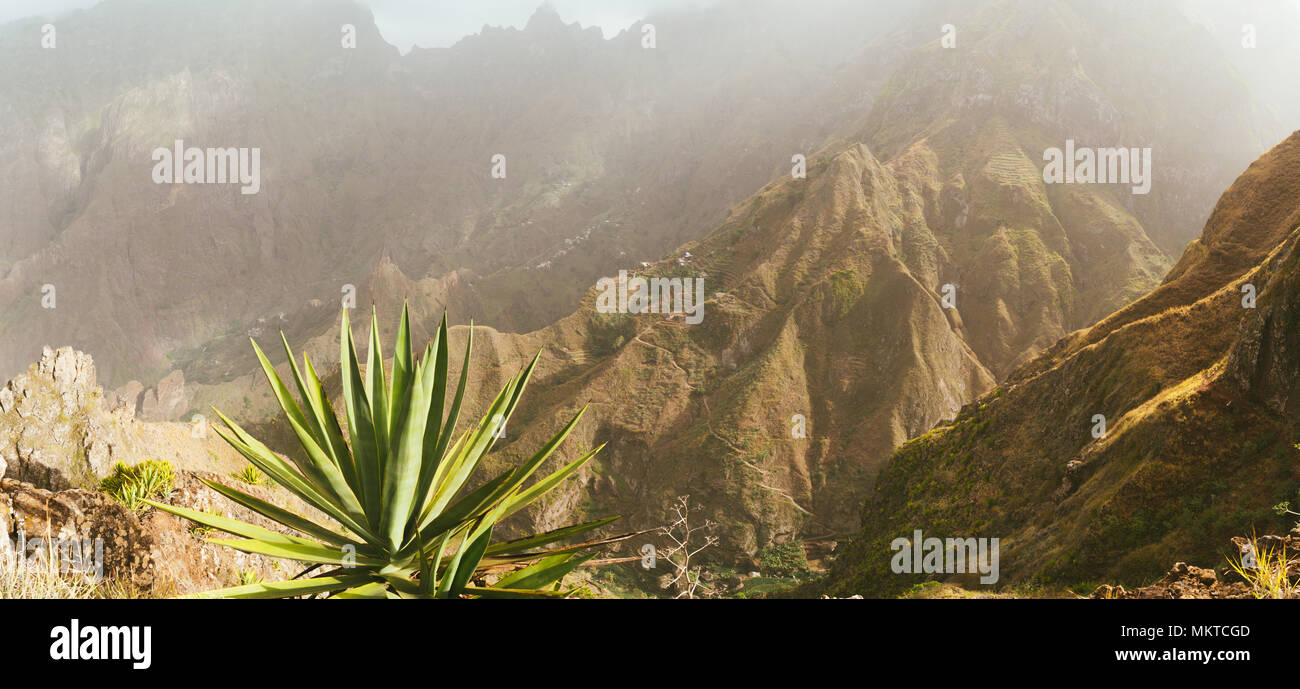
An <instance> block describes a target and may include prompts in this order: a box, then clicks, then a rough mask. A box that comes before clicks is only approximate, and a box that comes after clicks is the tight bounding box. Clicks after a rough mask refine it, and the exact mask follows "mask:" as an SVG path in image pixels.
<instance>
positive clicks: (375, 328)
mask: <svg viewBox="0 0 1300 689" xmlns="http://www.w3.org/2000/svg"><path fill="white" fill-rule="evenodd" d="M366 395H368V396H369V398H370V418H372V419H374V421H375V462H376V463H377V464H378V465H379V478H381V479H382V478H383V476H384V474H383V471H384V465H383V458H384V457H387V456H388V423H387V422H388V418H389V416H388V414H389V411H388V403H389V399H388V384H387V383H386V382H385V381H384V350H383V349H382V348H381V347H380V345H379V315H378V314H377V313H375V307H374V306H373V305H372V306H371V307H370V350H369V351H367V352H366ZM381 485H382V484H381Z"/></svg>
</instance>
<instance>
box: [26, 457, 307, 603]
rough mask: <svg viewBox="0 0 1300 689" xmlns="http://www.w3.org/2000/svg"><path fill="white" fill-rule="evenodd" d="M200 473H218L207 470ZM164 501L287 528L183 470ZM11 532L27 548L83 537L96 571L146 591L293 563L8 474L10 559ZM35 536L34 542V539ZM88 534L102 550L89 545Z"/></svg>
mask: <svg viewBox="0 0 1300 689" xmlns="http://www.w3.org/2000/svg"><path fill="white" fill-rule="evenodd" d="M203 478H208V479H209V480H214V479H219V477H218V476H216V475H215V474H208V475H205V476H203ZM239 488H240V490H242V491H244V492H246V493H250V494H252V495H254V496H256V497H258V498H260V499H262V500H266V501H267V502H271V503H274V504H278V505H280V506H281V507H285V508H287V509H290V510H291V511H294V512H297V513H299V514H303V515H304V516H308V517H309V518H311V519H313V520H323V516H322V515H320V513H318V512H315V511H314V510H312V509H311V508H309V507H307V506H306V505H305V504H303V503H301V502H300V501H298V500H297V499H296V498H293V497H291V496H290V495H289V494H288V493H287V492H285V491H283V490H278V489H273V488H269V487H259V486H247V485H242V484H241V485H240V486H239ZM167 501H168V502H169V503H171V504H175V505H180V506H183V507H189V508H191V509H196V510H201V511H208V512H213V513H217V514H223V515H225V516H228V517H231V518H234V519H238V520H240V521H246V522H250V523H253V524H257V525H258V526H262V527H264V528H268V529H273V530H276V531H280V532H283V533H288V530H287V529H285V528H283V527H281V526H279V525H278V524H275V523H274V522H272V521H270V520H269V519H266V518H265V517H262V516H261V515H258V514H256V513H254V512H252V511H251V510H248V509H246V508H244V507H241V506H239V505H237V504H235V503H233V502H230V501H229V500H227V499H226V498H225V497H224V496H222V495H220V494H218V493H216V492H215V491H213V490H212V489H211V488H208V487H207V486H206V485H205V484H203V482H202V481H201V480H200V476H199V475H196V474H192V473H189V472H179V473H178V474H177V476H176V481H175V484H174V488H173V491H172V494H171V496H170V497H169V498H168V500H167ZM19 533H21V534H22V541H21V542H22V543H24V544H25V545H26V546H27V548H28V549H29V552H34V551H35V549H36V548H37V547H38V544H39V543H46V542H49V541H48V540H47V539H51V538H60V539H65V542H67V541H70V540H72V539H75V540H77V541H78V542H79V543H86V544H87V548H86V549H85V551H84V552H86V553H87V558H88V561H90V562H94V560H95V558H96V557H98V556H93V557H92V556H90V553H102V559H101V560H99V561H98V564H97V566H98V567H99V569H100V571H101V572H102V574H103V576H104V577H106V578H112V579H114V580H116V581H117V582H118V583H119V584H123V585H126V586H128V590H130V591H133V592H136V593H141V594H145V595H150V596H172V595H184V594H189V593H199V592H203V591H209V590H213V589H217V588H223V587H226V586H232V585H235V584H237V583H239V581H240V578H241V576H246V575H254V576H256V577H258V578H261V579H264V580H267V581H277V580H283V579H289V578H291V577H292V576H293V575H294V574H297V573H298V571H299V569H300V568H301V566H300V565H297V563H290V562H287V561H281V560H276V559H274V558H267V557H262V556H260V555H251V554H248V553H243V552H240V551H237V550H234V549H232V548H228V547H225V546H219V545H214V544H211V543H208V542H206V541H205V540H204V538H206V537H209V536H214V537H220V536H223V535H224V534H217V533H213V534H201V533H198V532H196V531H195V530H194V524H193V523H192V522H190V521H188V520H185V519H181V518H179V517H175V516H173V515H171V514H168V513H166V512H162V511H159V510H153V509H151V510H147V511H146V512H144V513H143V514H142V515H136V514H135V513H133V512H131V511H130V510H128V509H127V508H126V507H123V506H122V505H121V504H119V503H118V502H117V501H115V500H113V499H112V498H110V497H109V496H107V495H105V494H103V493H100V492H98V491H92V490H81V489H76V490H65V491H48V490H44V489H41V488H37V487H36V486H33V485H31V484H29V483H23V482H21V481H16V480H14V479H0V560H3V561H4V562H8V560H7V559H4V558H9V557H12V555H13V554H14V552H15V551H16V549H17V546H18V544H19V542H20V541H19V539H18V537H17V536H18V534H19ZM5 536H9V538H8V539H6V538H5ZM38 538H39V539H41V541H39V542H38V541H35V540H34V539H38ZM96 539H99V543H100V544H101V545H102V548H97V547H94V546H90V545H89V544H90V543H94V542H95V540H96ZM29 558H30V555H29ZM29 561H30V560H29Z"/></svg>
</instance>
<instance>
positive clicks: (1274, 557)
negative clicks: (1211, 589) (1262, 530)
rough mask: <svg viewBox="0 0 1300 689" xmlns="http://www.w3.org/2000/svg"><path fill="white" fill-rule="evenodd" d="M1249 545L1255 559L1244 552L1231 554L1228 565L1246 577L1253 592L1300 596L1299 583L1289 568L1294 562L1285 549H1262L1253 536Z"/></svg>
mask: <svg viewBox="0 0 1300 689" xmlns="http://www.w3.org/2000/svg"><path fill="white" fill-rule="evenodd" d="M1250 547H1251V550H1252V551H1253V552H1254V554H1255V557H1254V562H1250V561H1248V559H1247V558H1246V555H1245V553H1238V554H1237V555H1236V556H1235V557H1229V558H1228V566H1230V567H1231V568H1232V571H1234V572H1236V573H1237V574H1238V575H1240V576H1241V578H1242V579H1245V580H1246V585H1248V586H1249V587H1250V592H1251V594H1253V595H1254V596H1255V598H1296V597H1300V586H1296V585H1295V584H1294V583H1293V582H1292V581H1291V579H1290V577H1288V576H1287V570H1288V569H1289V568H1290V566H1291V565H1292V564H1294V562H1293V561H1291V560H1288V559H1287V556H1286V549H1285V548H1278V549H1276V550H1274V549H1271V548H1269V549H1265V550H1260V548H1259V541H1258V539H1256V538H1254V537H1251V539H1250Z"/></svg>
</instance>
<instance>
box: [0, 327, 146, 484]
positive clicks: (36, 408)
mask: <svg viewBox="0 0 1300 689" xmlns="http://www.w3.org/2000/svg"><path fill="white" fill-rule="evenodd" d="M0 398H2V399H3V400H4V404H3V405H0V407H2V408H3V409H2V410H0V459H3V460H4V463H5V468H4V471H3V472H2V473H0V475H3V476H7V477H9V478H14V479H18V480H21V481H26V482H28V483H31V484H33V485H35V486H36V487H38V488H45V489H48V490H62V489H65V488H76V487H93V486H94V485H95V483H96V480H97V478H98V477H101V476H104V475H105V474H106V473H107V472H108V471H109V470H110V469H111V467H112V460H113V458H114V455H115V454H119V453H117V452H116V448H118V447H120V446H122V445H123V444H124V443H125V442H126V436H127V434H128V429H129V426H130V423H131V420H130V418H129V416H122V415H118V414H110V413H108V412H107V411H105V410H104V407H103V401H104V400H103V391H102V390H100V388H99V387H98V386H97V385H96V375H95V365H94V361H93V360H92V359H91V358H90V357H89V356H88V355H86V354H82V353H81V352H78V351H76V350H73V349H72V348H70V347H63V348H61V349H58V350H53V349H50V348H49V347H46V348H45V351H44V353H43V354H42V356H41V359H40V361H38V362H37V363H36V364H34V365H33V366H31V367H30V368H28V370H27V373H25V374H23V375H20V376H18V377H16V378H14V379H13V380H11V381H9V383H8V384H7V385H6V386H5V387H4V388H3V395H0ZM137 461H138V460H137Z"/></svg>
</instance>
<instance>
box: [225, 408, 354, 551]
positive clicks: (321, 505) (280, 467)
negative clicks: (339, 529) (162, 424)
mask: <svg viewBox="0 0 1300 689" xmlns="http://www.w3.org/2000/svg"><path fill="white" fill-rule="evenodd" d="M217 415H218V416H219V417H220V418H221V420H222V421H223V422H225V424H226V425H227V426H228V427H229V428H230V429H231V431H233V432H234V433H235V434H236V435H241V434H242V437H243V438H247V439H248V440H251V441H252V442H253V443H256V446H253V445H250V444H249V443H247V442H245V441H244V440H242V439H240V437H235V436H232V435H231V434H230V433H227V432H225V431H223V430H222V429H220V428H216V429H214V430H215V431H216V433H217V435H219V436H221V438H222V439H223V440H225V441H226V442H227V443H229V444H230V446H231V447H233V448H235V449H236V450H238V451H239V453H240V454H242V455H243V456H244V458H245V459H247V460H248V461H249V462H251V463H252V464H253V466H255V467H257V468H258V469H261V470H262V472H263V473H265V474H266V475H267V476H269V477H270V478H271V479H272V480H274V481H275V482H277V483H279V484H280V485H282V486H284V487H285V488H287V489H289V490H290V491H291V492H293V493H294V494H295V495H297V496H298V497H300V498H302V499H303V500H304V501H306V502H307V504H309V505H312V506H313V507H315V508H316V509H318V510H320V511H322V512H324V513H325V514H328V515H329V516H331V517H333V518H334V519H335V520H336V521H338V522H339V523H340V524H342V525H344V526H346V527H347V528H349V529H351V530H352V531H353V532H354V533H356V534H357V535H359V536H361V537H362V538H364V539H365V540H366V541H367V542H368V543H378V541H379V539H378V538H376V537H375V536H374V535H373V534H372V533H371V532H370V529H369V528H367V527H366V526H363V525H362V524H360V523H358V522H357V521H356V520H354V519H353V518H352V517H351V516H349V515H347V514H346V513H344V512H343V510H341V509H339V508H338V507H337V506H336V505H335V504H334V503H333V502H331V501H330V500H329V499H328V498H326V497H325V496H323V495H321V494H320V493H319V492H317V490H316V488H315V487H313V486H312V485H311V484H310V483H308V482H307V480H306V479H305V478H303V477H302V476H301V475H300V474H298V473H297V472H296V471H294V470H293V469H292V468H290V467H289V465H288V464H287V463H286V462H285V461H284V460H282V459H280V457H279V456H277V455H276V454H275V453H274V452H272V451H271V450H270V449H268V448H267V447H266V446H265V445H262V444H261V443H260V442H258V441H257V440H255V439H254V438H252V437H251V436H249V435H248V434H247V433H246V432H244V430H243V429H242V428H239V426H238V425H237V424H235V423H234V422H233V421H231V420H230V419H227V418H226V417H225V416H224V415H222V414H221V412H217Z"/></svg>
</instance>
